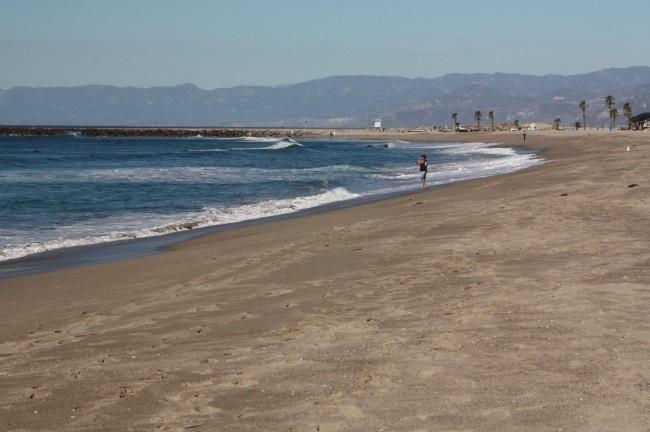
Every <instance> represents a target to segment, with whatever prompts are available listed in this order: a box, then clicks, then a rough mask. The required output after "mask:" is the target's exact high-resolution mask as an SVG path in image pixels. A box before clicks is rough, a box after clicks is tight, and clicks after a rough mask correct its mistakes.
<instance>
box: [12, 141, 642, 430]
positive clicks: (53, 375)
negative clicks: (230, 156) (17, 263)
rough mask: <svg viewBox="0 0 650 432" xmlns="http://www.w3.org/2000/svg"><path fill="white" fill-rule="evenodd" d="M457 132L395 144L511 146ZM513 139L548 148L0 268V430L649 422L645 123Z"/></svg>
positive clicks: (600, 426)
mask: <svg viewBox="0 0 650 432" xmlns="http://www.w3.org/2000/svg"><path fill="white" fill-rule="evenodd" d="M458 135H461V134H455V135H454V136H450V135H443V136H442V137H441V136H440V135H435V136H434V135H430V136H423V137H412V136H409V138H407V139H445V140H449V139H454V140H456V139H460V140H467V141H495V140H498V141H500V142H504V143H520V141H521V137H520V136H519V135H514V134H466V135H463V136H458ZM400 137H401V136H400ZM527 145H528V146H531V147H533V148H541V149H544V157H545V158H546V159H548V160H549V162H548V163H546V164H544V165H541V166H536V167H533V168H530V169H527V170H524V171H521V172H517V173H512V174H507V175H502V176H498V177H491V178H486V179H481V180H473V181H468V182H464V183H460V184H454V185H451V186H448V187H444V188H438V189H430V190H428V191H425V192H423V193H416V194H412V195H407V196H401V197H397V198H393V199H388V200H384V201H380V202H374V203H370V204H365V205H361V206H357V207H353V208H346V209H339V210H333V211H330V212H327V213H322V214H315V215H310V216H306V217H301V218H295V219H289V220H283V221H274V222H270V223H263V224H257V225H253V226H248V227H244V228H241V229H236V230H230V231H226V232H221V233H215V234H211V235H207V236H204V237H201V238H198V239H195V240H192V241H190V242H187V243H183V244H180V245H178V246H177V247H175V248H173V250H171V251H169V252H166V253H162V254H158V255H155V256H148V257H142V258H137V259H130V260H126V261H121V262H116V263H108V264H101V265H95V266H89V267H80V268H73V269H67V270H63V271H59V272H54V273H46V274H41V275H36V276H29V277H22V278H16V279H11V280H6V281H0V317H2V321H1V322H2V326H0V430H3V431H5V430H6V431H27V430H29V431H32V430H34V431H36V430H39V431H41V430H48V431H50V430H51V431H86V430H93V431H101V430H107V431H128V430H135V431H140V430H143V431H144V430H147V431H149V430H173V431H185V430H200V431H214V430H219V431H248V430H251V431H252V430H273V431H275V430H294V431H324V432H325V431H343V430H345V431H348V430H351V431H357V430H358V431H367V430H378V431H380V430H385V431H430V430H440V431H460V430H463V431H522V430H526V431H559V430H564V431H570V430H571V431H597V430H602V431H612V430H616V431H647V430H649V429H650V355H648V353H649V352H650V323H649V322H648V312H649V311H650V283H649V282H650V273H649V272H650V232H649V230H648V227H649V226H650V179H648V172H650V134H647V133H642V132H639V133H616V134H612V135H608V134H571V133H555V134H554V133H535V134H529V136H528V143H527ZM628 145H629V146H630V151H626V148H627V146H628ZM633 185H636V186H633Z"/></svg>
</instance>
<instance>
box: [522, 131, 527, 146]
mask: <svg viewBox="0 0 650 432" xmlns="http://www.w3.org/2000/svg"><path fill="white" fill-rule="evenodd" d="M522 134H523V136H524V144H526V130H524V132H523V133H522Z"/></svg>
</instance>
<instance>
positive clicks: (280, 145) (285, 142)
mask: <svg viewBox="0 0 650 432" xmlns="http://www.w3.org/2000/svg"><path fill="white" fill-rule="evenodd" d="M263 142H273V143H274V144H271V145H270V146H267V147H233V148H232V150H282V149H286V148H289V147H303V145H302V144H300V143H299V142H297V141H295V140H293V139H291V138H282V139H279V140H278V139H276V140H275V141H263Z"/></svg>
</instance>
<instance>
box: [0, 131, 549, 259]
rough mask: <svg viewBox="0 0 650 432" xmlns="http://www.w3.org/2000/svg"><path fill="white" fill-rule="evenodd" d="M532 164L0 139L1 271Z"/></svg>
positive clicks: (475, 146)
mask: <svg viewBox="0 0 650 432" xmlns="http://www.w3.org/2000/svg"><path fill="white" fill-rule="evenodd" d="M423 153H426V154H427V155H428V157H429V177H428V178H429V184H430V185H441V184H445V183H449V182H455V181H460V180H466V179H471V178H478V177H485V176H490V175H496V174H500V173H505V172H510V171H514V170H518V169H521V168H525V167H528V166H531V165H534V164H538V163H541V160H540V159H538V158H537V157H535V154H534V153H532V152H527V151H523V150H516V149H513V148H507V147H502V146H497V145H493V144H487V143H469V144H459V143H451V142H449V143H424V142H408V141H388V140H387V141H366V140H363V141H362V140H353V139H337V138H328V139H324V138H302V139H301V138H296V139H291V138H283V139H279V138H237V139H228V138H204V137H194V138H141V137H137V138H136V137H128V138H89V137H84V136H81V135H70V136H61V137H0V260H10V259H15V258H19V257H23V256H26V255H31V254H35V253H39V252H44V251H49V250H54V249H58V248H64V247H71V246H78V245H88V244H96V243H102V242H109V241H114V240H124V239H130V238H139V237H148V236H156V235H162V234H166V233H171V232H175V231H180V230H186V229H191V228H197V227H205V226H214V225H222V224H228V223H232V222H240V221H245V220H254V219H258V218H263V217H267V216H274V215H281V214H288V213H293V212H296V211H299V210H302V209H307V208H311V207H316V206H321V205H325V204H328V203H333V202H337V201H344V200H349V199H352V198H356V197H363V196H370V195H377V194H384V193H390V192H399V191H413V190H418V189H419V179H418V170H417V166H416V165H415V161H416V160H417V159H418V157H419V156H420V155H421V154H423Z"/></svg>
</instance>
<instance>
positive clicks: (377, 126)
mask: <svg viewBox="0 0 650 432" xmlns="http://www.w3.org/2000/svg"><path fill="white" fill-rule="evenodd" d="M372 127H374V128H375V129H381V119H375V121H374V122H373V126H372Z"/></svg>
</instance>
